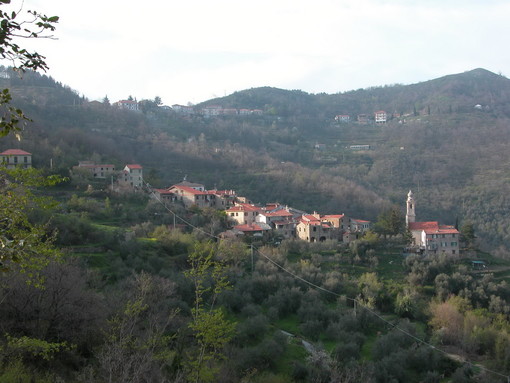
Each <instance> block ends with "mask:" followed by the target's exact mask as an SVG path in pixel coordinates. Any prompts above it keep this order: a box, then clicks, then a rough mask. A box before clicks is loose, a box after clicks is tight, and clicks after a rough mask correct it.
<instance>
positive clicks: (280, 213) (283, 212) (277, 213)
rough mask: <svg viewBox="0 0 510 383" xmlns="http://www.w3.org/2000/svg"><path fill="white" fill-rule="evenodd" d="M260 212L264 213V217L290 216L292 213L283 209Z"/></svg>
mask: <svg viewBox="0 0 510 383" xmlns="http://www.w3.org/2000/svg"><path fill="white" fill-rule="evenodd" d="M262 214H263V215H265V216H266V217H292V213H289V212H288V211H287V210H285V209H281V210H277V211H273V212H270V213H266V212H264V213H262Z"/></svg>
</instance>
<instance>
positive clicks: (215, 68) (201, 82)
mask: <svg viewBox="0 0 510 383" xmlns="http://www.w3.org/2000/svg"><path fill="white" fill-rule="evenodd" d="M11 1H12V5H11V6H14V7H16V8H19V6H20V5H21V4H22V1H21V0H11ZM2 7H4V6H2ZM23 9H24V10H37V11H39V12H41V13H43V14H46V15H47V16H54V15H56V16H59V17H60V21H59V23H58V25H57V29H56V31H55V32H54V37H55V39H37V40H24V41H22V42H20V44H23V46H27V47H29V48H30V49H33V50H36V51H37V52H39V53H41V54H43V55H44V56H45V57H46V61H47V63H48V65H49V67H50V69H49V71H48V72H47V75H50V76H52V77H53V78H54V79H55V80H57V81H60V82H61V83H63V84H65V85H68V86H70V87H71V88H72V89H74V90H76V91H77V92H78V93H79V94H80V95H84V96H85V97H87V98H88V99H89V100H100V101H101V100H102V99H103V98H104V97H105V96H108V98H109V99H110V101H111V102H115V101H118V100H122V99H126V98H128V96H132V97H134V98H136V99H138V100H141V99H154V98H155V97H156V96H159V97H161V99H162V101H163V103H164V104H166V105H173V104H182V105H186V104H188V103H193V104H195V103H199V102H203V101H206V100H209V99H212V98H215V97H222V96H225V95H229V94H231V93H233V92H236V91H241V90H244V89H249V88H256V87H261V86H271V87H276V88H282V89H289V90H294V89H299V90H302V91H305V92H308V93H330V94H332V93H339V92H345V91H349V90H353V89H359V88H367V87H371V86H383V85H392V84H397V83H398V84H413V83H417V82H422V81H427V80H431V79H434V78H438V77H442V76H445V75H449V74H455V73H461V72H465V71H469V70H472V69H476V68H485V69H487V70H490V71H492V72H494V73H500V74H503V75H505V76H509V75H510V49H508V47H507V38H505V37H504V36H510V22H508V17H509V15H510V1H508V0H427V1H424V0H420V1H414V0H313V1H310V0H307V1H304V0H259V1H256V2H253V1H243V0H216V1H210V0H207V1H206V0H180V1H175V0H145V1H134V0H87V1H80V2H78V1H70V0H25V1H24V4H23ZM3 64H4V65H8V63H3Z"/></svg>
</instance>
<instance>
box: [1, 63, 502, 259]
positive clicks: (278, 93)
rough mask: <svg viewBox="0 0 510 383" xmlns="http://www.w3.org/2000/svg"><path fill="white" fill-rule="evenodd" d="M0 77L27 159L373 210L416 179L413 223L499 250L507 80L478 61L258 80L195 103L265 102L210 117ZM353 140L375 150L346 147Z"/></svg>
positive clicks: (365, 212) (326, 208)
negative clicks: (382, 73) (22, 121)
mask: <svg viewBox="0 0 510 383" xmlns="http://www.w3.org/2000/svg"><path fill="white" fill-rule="evenodd" d="M2 81H3V82H4V83H5V84H3V85H6V86H10V87H11V89H12V90H13V94H14V95H15V97H16V102H18V103H19V104H20V106H22V107H23V108H24V109H25V110H26V112H27V113H28V114H29V116H31V117H32V118H33V120H34V121H36V123H34V124H32V125H31V126H29V127H27V129H26V131H25V133H24V140H23V142H22V146H23V148H24V149H25V150H28V151H30V152H32V153H34V161H35V164H36V166H39V167H47V166H49V164H50V159H51V160H52V162H53V165H54V166H56V167H57V168H59V169H60V171H61V172H62V173H64V174H67V172H68V169H69V168H70V167H71V166H73V165H76V164H77V162H78V160H84V159H94V160H98V161H103V162H108V163H114V164H116V165H117V166H121V165H123V164H125V163H130V162H135V163H140V164H142V165H143V166H144V168H145V170H146V171H145V175H146V177H147V178H148V180H149V181H150V183H151V184H153V185H154V186H160V187H164V186H169V185H170V184H173V183H176V182H177V181H179V180H181V179H182V178H183V177H184V176H185V175H187V176H188V178H189V179H192V180H195V181H198V182H202V183H205V184H206V185H208V186H209V187H213V186H216V187H218V188H228V189H236V190H238V191H239V193H240V194H244V195H246V196H248V197H249V198H251V199H252V200H254V201H261V202H265V201H271V200H273V201H278V202H280V203H286V204H289V205H293V206H295V207H297V208H301V209H304V210H308V211H313V210H317V211H319V212H323V213H342V212H343V213H346V214H350V215H354V216H358V217H363V218H366V219H371V220H373V219H375V217H376V216H377V215H378V214H379V213H380V211H381V210H382V209H384V208H386V207H388V206H389V205H391V204H397V205H399V206H402V205H403V200H404V196H405V194H406V193H407V191H408V190H409V189H413V191H414V192H415V195H416V199H417V201H418V204H419V207H418V219H422V220H426V219H438V220H441V221H443V222H444V223H446V224H454V223H455V222H466V221H471V222H472V223H473V224H474V226H475V228H476V232H477V234H478V236H479V239H480V240H481V242H482V244H484V245H486V246H487V249H492V250H494V249H498V252H499V254H500V255H506V254H507V248H506V245H505V244H506V243H508V239H510V233H509V229H508V228H509V227H510V222H509V219H510V218H509V216H508V214H506V209H507V206H508V203H507V195H508V194H507V193H506V190H507V188H508V182H507V179H508V170H507V169H509V158H508V153H509V151H508V143H509V138H510V137H509V136H510V129H508V127H509V118H510V80H508V79H506V78H505V77H502V76H500V75H496V74H493V73H491V72H488V71H486V70H483V69H476V70H473V71H469V72H465V73H461V74H457V75H450V76H445V77H442V78H439V79H435V80H431V81H427V82H423V83H419V84H414V85H407V86H404V85H394V86H385V87H377V88H369V89H360V90H356V91H351V92H346V93H340V94H334V95H327V94H317V95H314V94H307V93H305V92H301V91H287V90H282V89H275V88H268V87H266V88H256V89H249V90H245V91H239V92H236V93H234V94H232V95H230V96H228V97H224V98H219V99H214V100H211V101H209V102H207V103H203V104H201V105H197V106H196V110H197V111H199V110H200V108H201V107H203V106H206V105H220V106H223V107H225V108H227V107H236V108H257V109H261V110H263V111H264V114H263V115H261V116H246V117H241V116H219V117H216V118H204V117H203V116H201V115H200V114H196V115H193V116H181V115H179V114H176V113H174V112H172V111H171V110H164V109H161V108H152V109H149V110H145V111H144V113H131V112H127V111H120V110H116V109H114V108H113V107H111V106H109V105H103V104H100V103H95V104H94V103H89V102H87V100H85V99H84V98H83V97H79V96H78V94H77V93H76V92H75V91H73V90H71V89H69V88H68V87H65V86H63V85H62V84H59V83H57V82H55V81H54V80H53V79H51V78H47V77H45V76H40V75H38V74H35V73H27V74H26V76H25V77H24V78H23V79H22V80H21V79H19V78H17V77H12V78H11V79H3V80H2ZM476 105H479V107H478V108H475V106H476ZM381 109H382V110H385V111H386V112H387V113H388V114H389V115H393V114H394V113H395V115H396V116H399V117H389V121H388V123H386V124H383V125H377V126H375V125H374V124H369V125H358V124H357V123H355V122H351V123H347V124H338V123H335V121H334V117H335V115H337V114H348V115H350V117H351V121H354V120H355V118H356V115H357V114H361V113H364V114H367V115H368V116H372V113H373V112H374V111H376V110H381ZM318 143H319V144H323V146H322V147H321V149H320V150H317V149H315V148H314V147H315V145H316V144H318ZM355 144H365V145H370V146H371V150H369V151H363V152H355V151H352V150H350V149H349V146H350V145H355ZM3 145H4V146H6V147H8V146H19V145H20V144H19V143H17V142H14V141H11V142H9V141H4V142H3Z"/></svg>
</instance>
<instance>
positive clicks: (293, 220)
mask: <svg viewBox="0 0 510 383" xmlns="http://www.w3.org/2000/svg"><path fill="white" fill-rule="evenodd" d="M153 192H154V195H155V197H156V198H157V199H159V200H160V201H162V202H163V203H176V202H180V203H182V204H184V206H185V207H187V208H190V207H192V206H198V207H200V208H205V207H210V208H216V209H222V210H225V212H226V214H227V217H228V219H229V221H230V222H231V228H230V229H229V230H227V231H225V232H223V233H221V234H220V237H239V236H246V235H251V236H260V237H263V236H266V235H268V234H269V233H273V234H276V235H277V236H279V237H281V238H299V239H302V240H305V241H308V242H322V241H325V240H337V241H344V242H349V241H351V240H353V239H356V238H358V237H359V236H360V235H361V234H362V233H363V232H365V231H366V230H368V229H369V228H370V222H369V221H365V220H360V219H354V218H349V217H347V216H346V215H345V214H337V215H320V214H318V213H316V212H314V213H313V214H309V213H306V212H304V211H302V210H298V209H295V208H292V207H289V206H287V205H282V204H279V203H268V204H266V205H259V204H254V203H252V202H251V201H249V200H248V199H247V198H245V197H241V196H238V195H237V194H236V192H235V191H234V190H217V189H214V190H206V188H205V186H204V185H202V184H198V183H191V182H188V181H183V182H181V183H178V184H175V185H173V186H170V187H169V188H166V189H153Z"/></svg>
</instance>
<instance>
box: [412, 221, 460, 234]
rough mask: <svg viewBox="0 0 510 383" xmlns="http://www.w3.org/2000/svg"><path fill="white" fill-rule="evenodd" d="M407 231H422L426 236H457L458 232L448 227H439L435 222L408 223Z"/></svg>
mask: <svg viewBox="0 0 510 383" xmlns="http://www.w3.org/2000/svg"><path fill="white" fill-rule="evenodd" d="M409 230H411V231H424V232H425V233H426V234H458V233H459V231H458V230H457V229H456V228H455V227H453V226H450V225H440V224H439V223H438V222H437V221H427V222H409Z"/></svg>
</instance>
